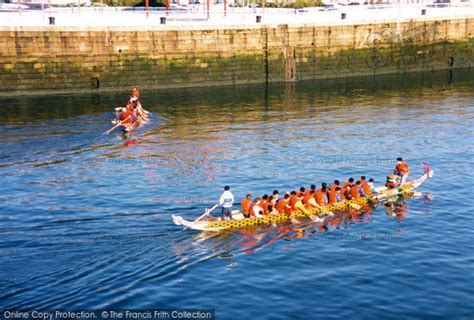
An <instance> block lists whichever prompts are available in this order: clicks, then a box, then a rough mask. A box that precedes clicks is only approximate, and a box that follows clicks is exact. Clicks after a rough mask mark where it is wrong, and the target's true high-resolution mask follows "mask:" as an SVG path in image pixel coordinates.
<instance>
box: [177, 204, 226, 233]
mask: <svg viewBox="0 0 474 320" xmlns="http://www.w3.org/2000/svg"><path fill="white" fill-rule="evenodd" d="M218 206H219V204H218V203H217V204H216V205H215V206H213V207H212V208H211V209H209V210H206V212H204V213H203V214H202V215H201V216H200V217H199V218H197V219H196V220H194V222H193V223H196V222H198V221H199V220H201V219H202V218H204V217H205V216H207V215H209V214H210V213H211V211H213V210H214V209H215V208H217V207H218ZM188 228H189V227H186V228H184V229H183V230H186V229H188Z"/></svg>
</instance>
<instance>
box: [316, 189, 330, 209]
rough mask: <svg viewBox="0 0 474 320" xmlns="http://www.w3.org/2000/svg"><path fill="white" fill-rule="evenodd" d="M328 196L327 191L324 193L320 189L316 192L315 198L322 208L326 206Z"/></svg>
mask: <svg viewBox="0 0 474 320" xmlns="http://www.w3.org/2000/svg"><path fill="white" fill-rule="evenodd" d="M326 196H327V191H326V192H323V190H322V188H319V189H318V190H316V195H315V196H314V198H315V199H316V202H317V203H318V204H319V205H320V206H324V205H326V201H327V200H326Z"/></svg>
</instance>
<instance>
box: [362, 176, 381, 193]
mask: <svg viewBox="0 0 474 320" xmlns="http://www.w3.org/2000/svg"><path fill="white" fill-rule="evenodd" d="M359 181H360V186H361V188H362V191H363V192H364V194H365V195H366V196H367V197H370V196H372V195H374V194H377V193H378V192H377V191H375V189H374V188H373V181H374V179H370V181H372V184H369V183H368V182H367V181H366V178H365V176H362V177H360V180H359Z"/></svg>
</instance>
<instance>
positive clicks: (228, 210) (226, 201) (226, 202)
mask: <svg viewBox="0 0 474 320" xmlns="http://www.w3.org/2000/svg"><path fill="white" fill-rule="evenodd" d="M233 204H234V195H233V194H232V192H230V187H229V186H225V187H224V192H223V193H222V195H221V197H220V199H219V205H220V206H221V207H222V215H221V219H222V221H224V220H232V205H233Z"/></svg>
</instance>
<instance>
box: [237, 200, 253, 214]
mask: <svg viewBox="0 0 474 320" xmlns="http://www.w3.org/2000/svg"><path fill="white" fill-rule="evenodd" d="M240 204H241V205H242V212H243V213H246V214H248V213H249V212H250V205H251V204H252V201H250V200H248V199H247V198H244V199H242V201H240Z"/></svg>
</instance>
